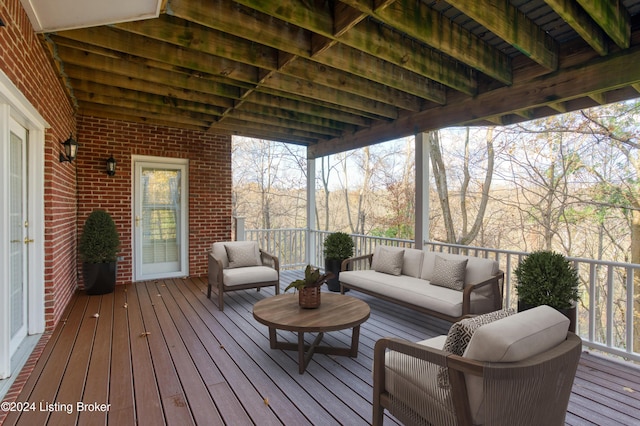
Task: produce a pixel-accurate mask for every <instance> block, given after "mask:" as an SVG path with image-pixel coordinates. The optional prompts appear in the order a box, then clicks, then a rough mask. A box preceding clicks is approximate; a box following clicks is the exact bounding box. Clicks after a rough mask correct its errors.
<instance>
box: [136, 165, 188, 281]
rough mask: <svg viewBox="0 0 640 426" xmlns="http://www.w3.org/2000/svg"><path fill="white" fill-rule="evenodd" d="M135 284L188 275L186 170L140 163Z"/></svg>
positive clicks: (137, 168) (137, 193) (138, 173)
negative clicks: (153, 279)
mask: <svg viewBox="0 0 640 426" xmlns="http://www.w3.org/2000/svg"><path fill="white" fill-rule="evenodd" d="M135 169H136V193H135V195H134V196H135V199H136V203H135V204H136V206H135V219H134V221H135V223H134V227H135V235H136V247H135V253H136V262H135V264H136V280H145V279H151V278H163V277H175V276H185V275H187V271H186V267H187V265H188V261H187V257H186V243H187V238H186V236H187V233H186V223H187V222H186V217H187V215H186V208H185V203H186V199H187V198H186V196H185V192H186V166H184V165H172V164H162V163H149V162H137V163H136V166H135Z"/></svg>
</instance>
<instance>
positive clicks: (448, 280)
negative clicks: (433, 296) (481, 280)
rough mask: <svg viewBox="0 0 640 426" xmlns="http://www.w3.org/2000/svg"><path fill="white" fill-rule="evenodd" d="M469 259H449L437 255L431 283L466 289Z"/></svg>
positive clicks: (455, 288) (454, 288)
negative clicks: (465, 280)
mask: <svg viewBox="0 0 640 426" xmlns="http://www.w3.org/2000/svg"><path fill="white" fill-rule="evenodd" d="M467 261H468V260H467V259H464V260H449V259H445V258H443V257H440V256H436V258H435V261H434V264H433V275H432V276H431V281H430V282H431V284H433V285H437V286H440V287H446V288H450V289H453V290H463V289H464V276H465V274H466V272H467Z"/></svg>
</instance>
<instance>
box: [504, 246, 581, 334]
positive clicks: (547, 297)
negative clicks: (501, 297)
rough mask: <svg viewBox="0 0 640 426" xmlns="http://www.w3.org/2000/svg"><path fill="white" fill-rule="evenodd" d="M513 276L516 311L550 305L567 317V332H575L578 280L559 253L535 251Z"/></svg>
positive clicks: (572, 269)
mask: <svg viewBox="0 0 640 426" xmlns="http://www.w3.org/2000/svg"><path fill="white" fill-rule="evenodd" d="M514 274H515V276H516V291H517V293H518V311H523V310H526V309H530V308H534V307H536V306H540V305H549V306H551V307H552V308H555V309H557V310H558V311H560V312H562V313H563V314H564V315H566V316H567V317H568V318H569V320H570V321H571V322H570V325H569V331H572V332H575V330H576V302H577V301H578V300H579V299H580V296H579V294H578V285H579V284H580V280H579V278H578V272H577V271H576V269H575V268H574V267H573V266H572V265H571V262H569V261H568V260H567V259H566V258H565V257H564V256H563V255H562V254H560V253H555V252H553V251H546V250H541V251H536V252H533V253H531V254H529V255H528V256H527V257H526V258H525V259H524V260H523V261H522V262H520V264H519V265H518V267H517V268H516V269H515V270H514Z"/></svg>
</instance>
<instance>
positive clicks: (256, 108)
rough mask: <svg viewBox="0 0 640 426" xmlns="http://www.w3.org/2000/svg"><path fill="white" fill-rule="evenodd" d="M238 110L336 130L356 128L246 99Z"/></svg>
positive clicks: (353, 130) (353, 129)
mask: <svg viewBox="0 0 640 426" xmlns="http://www.w3.org/2000/svg"><path fill="white" fill-rule="evenodd" d="M239 111H243V112H249V113H252V114H260V115H264V116H267V117H275V118H278V119H286V120H290V121H296V122H301V123H307V124H310V125H313V126H318V127H324V128H327V129H331V130H335V131H338V132H348V133H352V132H355V131H356V130H357V129H358V128H357V126H354V125H353V124H348V123H344V122H342V121H337V120H333V119H326V118H322V117H317V116H314V115H310V114H303V113H301V112H298V111H287V110H284V109H282V108H274V107H271V106H265V105H260V104H257V103H253V102H250V101H246V102H245V103H244V104H242V108H241V109H239Z"/></svg>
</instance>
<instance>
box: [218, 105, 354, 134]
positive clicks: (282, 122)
mask: <svg viewBox="0 0 640 426" xmlns="http://www.w3.org/2000/svg"><path fill="white" fill-rule="evenodd" d="M227 117H228V118H235V119H238V120H245V121H251V122H253V123H257V124H266V125H273V126H278V127H282V128H285V129H295V130H300V131H303V132H306V133H309V134H315V135H317V136H318V137H321V138H323V139H330V138H332V137H336V136H340V135H341V134H342V132H341V131H339V130H335V129H331V128H328V127H323V126H318V125H316V124H309V123H303V122H300V121H296V120H290V119H286V118H278V117H274V116H267V115H263V114H257V113H254V112H250V111H248V110H245V109H242V110H239V109H235V110H233V111H232V112H230V113H229V115H228V116H227Z"/></svg>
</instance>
